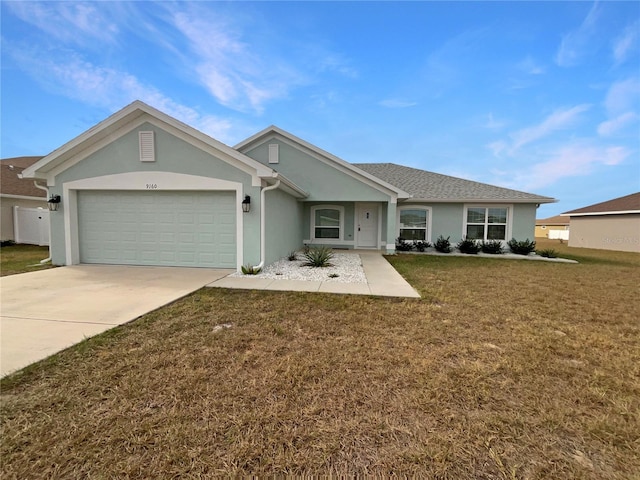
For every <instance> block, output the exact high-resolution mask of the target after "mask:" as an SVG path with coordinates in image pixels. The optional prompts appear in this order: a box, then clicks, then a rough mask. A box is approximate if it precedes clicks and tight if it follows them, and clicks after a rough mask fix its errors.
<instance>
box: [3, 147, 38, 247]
mask: <svg viewBox="0 0 640 480" xmlns="http://www.w3.org/2000/svg"><path fill="white" fill-rule="evenodd" d="M41 158H42V157H15V158H4V159H2V160H0V240H3V241H4V240H13V241H16V232H15V230H14V226H15V221H16V219H15V218H14V212H15V207H19V208H23V209H37V208H43V209H47V192H46V189H40V188H37V187H36V186H35V185H34V180H33V179H22V178H20V174H21V173H22V171H23V170H24V169H25V168H27V167H30V166H31V165H33V164H34V163H36V162H37V161H38V160H40V159H41ZM47 243H48V241H47Z"/></svg>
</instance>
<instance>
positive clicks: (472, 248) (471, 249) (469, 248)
mask: <svg viewBox="0 0 640 480" xmlns="http://www.w3.org/2000/svg"><path fill="white" fill-rule="evenodd" d="M456 248H457V249H458V250H460V251H461V252H462V253H467V254H469V255H475V254H476V253H478V252H479V251H480V244H479V243H478V242H476V241H475V240H470V239H468V238H463V239H462V240H460V241H459V242H458V244H457V245H456Z"/></svg>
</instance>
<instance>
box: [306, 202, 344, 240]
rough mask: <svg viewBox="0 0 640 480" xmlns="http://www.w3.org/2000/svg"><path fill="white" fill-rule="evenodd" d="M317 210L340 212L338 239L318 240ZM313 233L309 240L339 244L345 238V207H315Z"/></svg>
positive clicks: (312, 217) (312, 220)
mask: <svg viewBox="0 0 640 480" xmlns="http://www.w3.org/2000/svg"><path fill="white" fill-rule="evenodd" d="M316 210H338V211H339V212H340V226H339V227H338V238H317V237H316ZM310 227H311V231H310V232H309V233H310V236H309V238H311V240H312V241H316V240H317V241H319V242H324V243H331V244H337V243H338V242H341V241H342V239H343V238H344V236H343V234H344V207H343V206H342V205H314V206H313V207H311V219H310Z"/></svg>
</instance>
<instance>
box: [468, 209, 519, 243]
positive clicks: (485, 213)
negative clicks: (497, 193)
mask: <svg viewBox="0 0 640 480" xmlns="http://www.w3.org/2000/svg"><path fill="white" fill-rule="evenodd" d="M508 225H509V207H502V206H495V207H475V206H473V207H467V209H466V212H465V227H464V230H465V236H466V238H467V239H469V240H484V241H488V240H504V241H506V240H507V234H508V232H507V230H508Z"/></svg>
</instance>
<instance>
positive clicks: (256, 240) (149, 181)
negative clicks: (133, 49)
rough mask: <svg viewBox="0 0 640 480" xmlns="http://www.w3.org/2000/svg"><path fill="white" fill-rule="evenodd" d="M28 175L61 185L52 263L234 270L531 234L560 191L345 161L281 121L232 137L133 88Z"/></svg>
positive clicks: (55, 191)
mask: <svg viewBox="0 0 640 480" xmlns="http://www.w3.org/2000/svg"><path fill="white" fill-rule="evenodd" d="M23 176H24V177H28V178H39V179H43V180H46V183H47V185H48V186H49V192H50V194H52V195H60V197H61V202H60V204H59V205H60V206H59V210H58V211H57V212H52V215H51V232H52V245H51V254H52V257H53V263H54V264H58V265H59V264H67V265H68V264H76V263H113V264H134V265H175V266H200V267H225V268H236V269H238V268H239V267H240V266H242V265H246V264H251V265H254V266H255V265H257V264H267V263H271V262H274V261H276V260H278V259H280V258H282V257H283V256H285V255H286V254H287V253H288V252H290V251H293V250H296V249H298V248H300V247H301V246H302V245H303V244H304V243H306V244H313V245H328V246H332V247H338V248H349V249H352V248H370V249H381V250H385V251H386V252H394V251H395V239H396V238H397V237H399V236H402V237H404V238H406V239H409V240H417V239H421V240H422V239H424V240H427V241H431V242H433V241H434V240H435V239H436V238H437V237H438V236H439V235H444V236H445V237H447V236H449V237H451V241H452V242H457V241H458V240H460V238H462V237H463V236H465V235H466V236H469V237H473V238H479V239H499V240H503V241H508V240H509V239H511V238H512V237H515V238H518V239H525V238H533V234H534V224H535V214H536V208H537V206H538V205H539V204H540V203H548V202H553V201H554V199H552V198H549V197H542V196H540V195H534V194H529V193H523V192H518V191H515V190H509V189H505V188H499V187H494V186H491V185H485V184H481V183H477V182H471V181H468V180H462V179H459V178H454V177H448V176H445V175H438V174H435V173H430V172H425V171H422V170H416V169H413V168H408V167H403V166H400V165H394V164H390V163H386V164H363V165H352V164H349V163H347V162H345V161H344V160H341V159H340V158H337V157H335V156H334V155H332V154H330V153H328V152H325V151H324V150H321V149H320V148H318V147H316V146H314V145H311V144H309V143H307V142H305V141H304V140H302V139H300V138H297V137H295V136H293V135H291V134H290V133H287V132H285V131H283V130H281V129H279V128H277V127H269V128H267V129H265V130H263V131H261V132H259V133H257V134H256V135H254V136H252V137H250V138H248V139H247V140H245V141H243V142H241V143H240V144H239V145H236V146H235V147H234V148H232V147H229V146H227V145H225V144H223V143H221V142H219V141H217V140H215V139H213V138H211V137H209V136H207V135H205V134H203V133H201V132H199V131H198V130H195V129H193V128H191V127H189V126H188V125H185V124H184V123H182V122H179V121H178V120H176V119H174V118H172V117H170V116H168V115H166V114H164V113H162V112H160V111H158V110H156V109H154V108H152V107H150V106H148V105H146V104H144V103H142V102H139V101H136V102H134V103H132V104H131V105H129V106H127V107H125V108H124V109H122V110H121V111H119V112H117V113H115V114H114V115H112V116H111V117H109V118H107V119H106V120H104V121H103V122H101V123H99V124H98V125H96V126H95V127H93V128H91V129H90V130H88V131H86V132H85V133H83V134H81V135H80V136H78V137H77V138H75V139H73V140H71V141H70V142H69V143H67V144H65V145H63V146H62V147H60V148H59V149H57V150H55V151H54V152H52V153H51V154H49V155H47V156H46V157H44V158H43V159H42V160H40V161H39V162H37V163H36V164H34V165H33V166H31V167H29V168H28V169H27V170H25V172H24V173H23ZM247 207H248V208H247ZM245 208H246V209H248V210H249V211H248V212H245V211H244V210H245Z"/></svg>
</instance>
